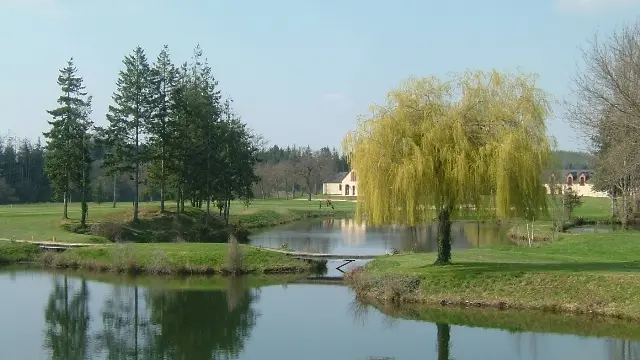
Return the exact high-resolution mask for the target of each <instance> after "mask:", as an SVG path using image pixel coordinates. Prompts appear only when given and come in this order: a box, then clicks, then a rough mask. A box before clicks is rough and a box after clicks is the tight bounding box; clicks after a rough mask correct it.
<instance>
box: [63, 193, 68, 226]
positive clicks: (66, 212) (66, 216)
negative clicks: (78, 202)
mask: <svg viewBox="0 0 640 360" xmlns="http://www.w3.org/2000/svg"><path fill="white" fill-rule="evenodd" d="M63 197H64V199H63V200H62V202H63V203H64V205H63V209H62V218H63V219H68V218H69V213H68V211H67V208H68V207H69V192H68V191H65V192H64V195H63Z"/></svg>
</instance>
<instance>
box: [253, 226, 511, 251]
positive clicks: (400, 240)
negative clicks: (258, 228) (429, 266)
mask: <svg viewBox="0 0 640 360" xmlns="http://www.w3.org/2000/svg"><path fill="white" fill-rule="evenodd" d="M508 230H509V226H508V225H497V224H494V223H476V222H471V221H469V222H454V223H453V224H452V226H451V233H452V234H451V235H452V238H453V244H452V247H453V248H454V249H465V248H469V247H478V246H488V245H498V244H506V243H510V241H509V239H508V237H507V231H508ZM437 234H438V233H437V226H436V224H435V223H434V224H431V225H428V226H421V227H418V228H416V229H415V230H412V229H410V228H408V227H392V226H385V227H367V225H366V224H364V223H362V224H358V223H357V222H356V221H355V220H353V219H329V220H309V221H300V222H295V223H292V224H288V225H283V226H279V227H276V228H272V229H269V230H266V231H264V232H261V233H257V234H254V235H251V236H250V237H249V239H250V241H249V242H250V243H251V244H252V245H256V246H264V247H271V248H280V247H281V246H282V245H284V244H286V246H287V247H288V248H289V249H291V250H294V251H307V252H315V253H324V254H352V255H353V254H358V255H378V254H385V253H387V252H390V251H392V250H394V249H396V250H399V251H401V252H407V251H414V252H433V251H436V250H437V248H438V245H437Z"/></svg>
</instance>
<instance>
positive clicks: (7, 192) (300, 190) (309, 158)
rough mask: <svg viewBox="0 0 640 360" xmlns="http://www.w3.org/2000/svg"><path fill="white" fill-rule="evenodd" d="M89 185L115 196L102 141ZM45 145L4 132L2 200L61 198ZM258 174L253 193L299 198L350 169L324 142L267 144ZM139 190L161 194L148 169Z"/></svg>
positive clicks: (122, 179)
mask: <svg viewBox="0 0 640 360" xmlns="http://www.w3.org/2000/svg"><path fill="white" fill-rule="evenodd" d="M91 145H92V146H91V158H92V159H93V161H92V164H91V172H90V177H91V182H90V183H91V190H90V191H89V193H88V196H89V201H92V202H111V201H113V178H112V177H111V176H109V175H107V174H105V172H104V170H103V168H102V163H103V162H104V157H105V153H106V151H105V149H104V147H103V146H102V145H101V144H98V143H95V142H92V144H91ZM45 156H46V149H45V145H44V144H43V143H42V141H41V140H39V139H38V140H37V141H35V142H32V141H30V140H28V139H18V138H16V137H15V136H13V135H11V134H9V135H4V136H0V204H9V203H38V202H51V201H54V202H61V201H62V199H57V198H54V195H53V190H52V188H51V184H50V181H49V178H48V176H47V174H46V173H45V170H44V158H45ZM257 158H258V163H257V164H256V168H255V173H256V175H258V176H259V177H260V181H259V182H258V183H257V184H256V185H254V187H253V193H254V196H255V197H257V198H263V197H282V198H291V197H301V196H305V195H308V192H309V191H308V188H310V189H311V193H321V192H322V182H323V181H324V180H326V179H328V178H331V177H333V176H335V174H336V173H337V172H341V171H348V170H349V165H348V164H347V160H346V158H345V156H344V155H341V154H339V153H338V151H337V150H336V149H330V148H329V147H323V148H321V149H319V150H312V149H311V148H309V147H295V146H289V147H278V146H272V147H268V148H267V147H265V148H263V149H261V150H259V151H258V152H257ZM141 175H142V176H141V182H142V183H141V186H140V194H141V200H142V201H153V200H157V199H158V198H159V193H158V192H157V190H154V188H155V187H153V186H152V185H151V184H149V186H147V184H146V169H145V168H144V167H143V169H142V174H141ZM116 187H117V188H116V198H117V200H118V201H128V202H131V201H133V198H134V194H135V188H134V182H133V179H132V178H131V177H130V176H129V175H122V176H119V177H118V179H117V181H116ZM79 199H80V193H79V191H75V192H73V193H72V194H71V200H72V201H78V200H79Z"/></svg>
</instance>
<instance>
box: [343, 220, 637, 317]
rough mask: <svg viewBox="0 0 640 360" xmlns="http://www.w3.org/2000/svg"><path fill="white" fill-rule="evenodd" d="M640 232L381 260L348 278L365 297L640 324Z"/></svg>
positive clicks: (566, 237)
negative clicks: (446, 261) (444, 260)
mask: <svg viewBox="0 0 640 360" xmlns="http://www.w3.org/2000/svg"><path fill="white" fill-rule="evenodd" d="M639 244H640V232H624V231H620V232H613V233H607V234H580V235H577V234H575V235H569V234H565V235H563V236H562V237H561V238H560V239H559V240H557V241H553V242H550V243H544V244H540V245H537V246H534V247H531V248H529V247H500V248H476V249H468V250H461V251H455V252H454V253H453V256H452V260H453V262H454V264H453V265H451V266H445V267H435V266H432V265H431V264H432V263H433V262H434V261H435V254H404V255H395V256H387V257H383V258H379V259H376V260H374V261H373V262H371V263H369V265H368V266H367V267H366V269H364V270H359V271H355V272H353V273H351V274H350V276H349V282H350V284H351V285H352V286H353V287H354V289H355V290H356V292H357V293H358V294H359V295H360V296H362V297H363V298H367V299H373V300H389V299H395V300H401V301H403V300H404V301H415V302H422V303H434V304H435V303H441V304H456V305H467V306H469V305H471V306H491V307H509V308H522V309H540V310H548V311H562V312H574V313H597V314H603V315H610V316H617V317H627V318H633V319H636V320H637V319H640V253H639V252H638V245H639Z"/></svg>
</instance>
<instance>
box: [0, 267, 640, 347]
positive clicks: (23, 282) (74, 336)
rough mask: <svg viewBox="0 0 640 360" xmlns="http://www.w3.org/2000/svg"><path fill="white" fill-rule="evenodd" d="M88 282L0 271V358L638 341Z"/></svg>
mask: <svg viewBox="0 0 640 360" xmlns="http://www.w3.org/2000/svg"><path fill="white" fill-rule="evenodd" d="M87 276H89V278H83V277H81V276H79V275H77V274H76V273H55V274H54V273H47V272H41V271H25V270H15V271H1V272H0V289H2V303H1V306H0V319H1V320H2V321H1V322H0V359H3V360H4V359H7V360H14V359H15V360H22V359H25V360H39V359H43V360H44V359H50V360H54V359H56V360H79V359H92V360H94V359H96V360H100V359H181V360H182V359H188V360H205V359H206V360H209V359H248V360H251V359H256V360H258V359H259V360H265V359H305V360H315V359H318V360H320V359H322V360H326V359H353V360H365V359H438V360H444V359H457V360H466V359H469V360H470V359H493V360H511V359H522V360H529V359H530V360H536V359H540V360H554V359H558V360H560V359H562V360H565V359H589V360H592V359H593V360H595V359H607V360H630V359H638V356H640V344H639V343H637V342H634V341H627V340H623V339H613V338H596V337H590V336H574V335H559V334H545V333H532V332H513V331H511V332H510V331H505V330H501V329H484V328H479V327H469V326H465V325H448V324H445V323H440V324H437V325H436V324H433V323H429V322H424V321H414V320H402V319H398V318H392V317H389V316H387V315H384V314H383V313H382V312H380V311H378V310H377V309H375V308H373V307H367V306H364V305H362V304H359V303H358V302H356V301H355V300H354V296H353V294H352V293H351V291H350V290H349V289H348V288H346V287H344V286H340V285H308V284H295V285H286V286H285V285H274V286H267V287H261V288H250V287H249V285H248V284H250V283H252V282H253V283H255V282H256V281H258V280H257V279H256V278H249V279H247V278H245V279H243V280H238V279H236V280H221V279H218V280H212V279H208V280H206V279H203V278H197V279H194V278H191V279H182V280H171V279H166V278H165V279H162V278H155V279H152V278H138V279H137V280H136V281H133V280H131V279H128V278H120V279H116V278H114V277H109V276H106V275H87ZM263 279H264V278H263ZM125 280H126V281H125ZM178 288H181V289H178ZM504 314H506V313H504ZM513 316H514V317H515V318H517V317H518V315H517V313H513ZM542 317H543V316H542V315H541V316H540V318H542ZM569 328H570V329H572V327H571V326H569Z"/></svg>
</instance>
